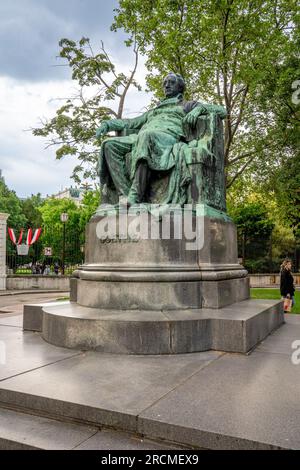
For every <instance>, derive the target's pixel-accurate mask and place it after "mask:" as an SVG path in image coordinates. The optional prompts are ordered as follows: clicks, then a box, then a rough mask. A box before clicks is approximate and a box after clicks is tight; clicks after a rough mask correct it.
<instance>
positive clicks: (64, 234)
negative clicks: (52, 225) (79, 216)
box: [60, 212, 69, 274]
mask: <svg viewBox="0 0 300 470" xmlns="http://www.w3.org/2000/svg"><path fill="white" fill-rule="evenodd" d="M68 218H69V216H68V214H67V213H66V212H63V213H62V214H60V220H61V222H62V224H63V250H62V274H65V250H66V222H67V221H68Z"/></svg>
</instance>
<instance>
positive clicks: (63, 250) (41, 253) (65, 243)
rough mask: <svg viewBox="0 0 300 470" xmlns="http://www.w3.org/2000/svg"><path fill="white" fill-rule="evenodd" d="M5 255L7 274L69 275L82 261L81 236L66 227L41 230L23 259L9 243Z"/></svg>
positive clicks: (82, 241)
mask: <svg viewBox="0 0 300 470" xmlns="http://www.w3.org/2000/svg"><path fill="white" fill-rule="evenodd" d="M25 251H26V249H25ZM6 253H7V254H6V266H7V273H8V274H20V275H25V274H59V273H61V274H63V273H64V274H71V273H72V272H73V271H74V269H76V267H77V266H79V265H80V264H82V263H83V260H84V234H83V233H80V232H79V230H75V231H74V228H73V230H72V231H71V230H70V229H69V228H68V224H66V225H64V226H63V227H61V228H60V227H59V228H49V227H44V228H43V229H42V233H41V236H40V238H39V240H38V241H37V242H36V243H34V244H33V245H31V246H30V247H29V250H28V254H27V255H20V254H18V252H17V247H16V246H15V245H13V243H12V242H11V241H10V240H7V251H6Z"/></svg>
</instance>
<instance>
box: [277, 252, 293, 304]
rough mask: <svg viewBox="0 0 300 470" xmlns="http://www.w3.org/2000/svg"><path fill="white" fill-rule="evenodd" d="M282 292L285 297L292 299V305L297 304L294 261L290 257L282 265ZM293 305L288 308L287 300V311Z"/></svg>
mask: <svg viewBox="0 0 300 470" xmlns="http://www.w3.org/2000/svg"><path fill="white" fill-rule="evenodd" d="M280 293H281V295H282V297H283V299H291V301H292V302H291V307H292V306H293V305H294V304H295V297H294V295H295V286H294V278H293V276H292V261H291V260H290V259H285V260H284V261H283V262H282V264H281V267H280ZM291 307H290V308H288V302H286V303H285V312H290V311H291Z"/></svg>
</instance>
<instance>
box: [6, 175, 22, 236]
mask: <svg viewBox="0 0 300 470" xmlns="http://www.w3.org/2000/svg"><path fill="white" fill-rule="evenodd" d="M0 212H6V213H8V214H9V218H8V220H7V225H8V226H9V227H12V228H14V229H17V230H20V229H21V228H24V227H25V225H26V223H27V219H26V216H25V214H24V213H23V210H22V204H21V201H20V199H19V198H18V196H17V195H16V193H15V191H12V190H10V189H9V188H8V187H7V186H6V184H5V183H4V181H3V180H2V181H1V180H0Z"/></svg>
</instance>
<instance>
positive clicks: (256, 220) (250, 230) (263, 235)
mask: <svg viewBox="0 0 300 470" xmlns="http://www.w3.org/2000/svg"><path fill="white" fill-rule="evenodd" d="M229 213H230V215H231V217H232V218H233V221H234V222H235V224H236V226H237V233H238V242H239V243H238V244H239V252H240V254H241V257H242V259H243V263H244V264H245V263H246V260H247V258H248V257H249V258H252V259H253V258H254V259H257V258H262V257H265V256H267V254H268V250H269V248H270V246H269V242H270V238H271V234H272V231H273V228H274V223H273V221H272V220H271V219H270V217H269V214H268V211H267V209H266V207H265V206H264V205H263V204H261V203H259V202H250V203H246V204H241V205H239V206H236V207H231V208H230V210H229Z"/></svg>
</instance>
